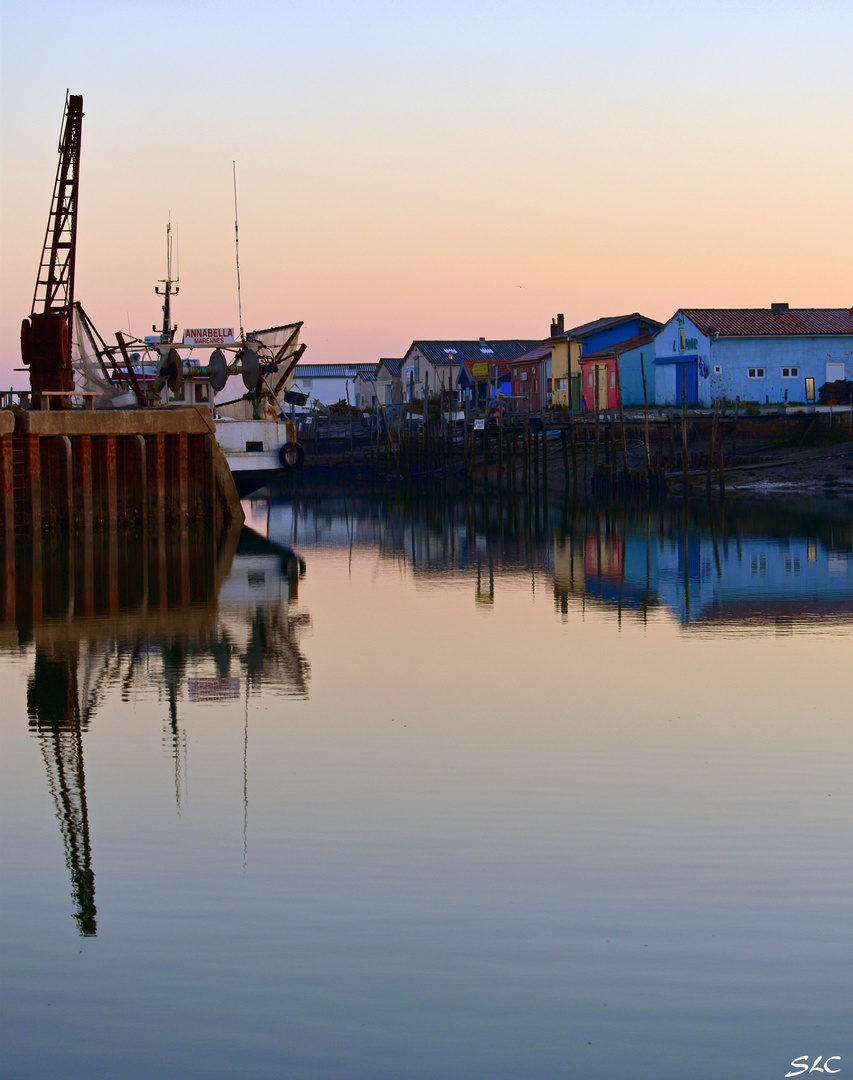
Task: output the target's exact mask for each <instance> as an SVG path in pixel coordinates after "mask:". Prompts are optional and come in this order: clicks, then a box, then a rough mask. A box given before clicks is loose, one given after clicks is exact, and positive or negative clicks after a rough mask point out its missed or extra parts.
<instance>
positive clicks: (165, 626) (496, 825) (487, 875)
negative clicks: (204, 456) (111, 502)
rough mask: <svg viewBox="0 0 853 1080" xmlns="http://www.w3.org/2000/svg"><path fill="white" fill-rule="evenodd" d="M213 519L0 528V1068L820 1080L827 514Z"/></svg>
mask: <svg viewBox="0 0 853 1080" xmlns="http://www.w3.org/2000/svg"><path fill="white" fill-rule="evenodd" d="M244 505H245V509H246V513H247V526H248V527H247V528H245V529H244V530H243V531H242V533H240V532H238V533H237V534H233V533H232V534H229V535H227V536H225V537H224V538H220V539H216V540H213V539H211V538H209V537H197V536H195V535H194V534H193V533H192V531H190V532H189V533H188V532H184V533H183V534H181V535H179V536H177V537H175V536H171V535H170V536H168V537H165V538H164V537H160V538H154V539H152V538H151V537H148V538H146V539H145V540H144V541H141V540H139V539H136V538H133V539H131V538H128V537H123V536H121V535H119V536H118V537H117V536H116V535H114V534H111V535H110V536H109V537H107V538H106V539H104V538H102V537H98V536H96V537H94V538H93V537H91V536H90V537H89V538H88V540H87V541H86V543H77V544H72V545H70V546H69V545H67V544H66V545H65V546H63V544H62V542H60V541H56V540H50V539H49V538H47V537H45V538H44V540H43V541H42V547H41V548H37V549H36V550H35V551H33V550H31V549H29V548H25V547H22V546H21V545H19V546H18V549H17V550H16V551H15V552H14V556H13V555H12V554H11V551H10V549H9V548H7V552H6V565H5V574H4V578H3V582H4V584H3V589H4V591H3V610H2V611H0V616H2V618H3V621H2V623H0V668H1V669H2V686H3V692H4V699H5V700H4V706H3V709H2V710H0V717H2V748H3V750H2V762H0V765H1V766H2V795H0V797H2V822H3V829H2V852H1V853H0V865H2V927H1V929H0V933H1V934H2V937H1V938H0V940H2V964H3V979H2V1021H0V1022H2V1028H3V1035H2V1040H3V1047H4V1050H3V1058H4V1066H3V1074H4V1076H6V1077H9V1078H10V1080H12V1078H15V1080H23V1078H28V1080H29V1078H33V1080H36V1078H38V1080H41V1078H47V1077H51V1078H56V1077H60V1078H67V1080H72V1078H73V1080H77V1078H81V1080H82V1078H86V1080H101V1078H103V1080H108V1078H109V1080H115V1078H116V1077H121V1078H122V1080H137V1078H139V1080H143V1078H144V1080H150V1078H151V1077H155V1076H159V1077H182V1078H184V1080H195V1078H198V1080H201V1078H204V1080H210V1078H216V1077H221V1078H232V1077H234V1078H259V1080H260V1078H263V1080H267V1078H270V1080H272V1078H276V1080H279V1078H282V1077H287V1078H289V1080H326V1078H329V1080H332V1078H348V1080H362V1078H363V1080H385V1078H387V1080H399V1078H401V1077H408V1078H413V1080H432V1078H442V1080H456V1078H458V1080H470V1078H471V1077H484V1078H486V1077H487V1078H489V1080H518V1078H520V1077H531V1078H541V1080H550V1078H552V1077H553V1078H577V1077H583V1078H585V1080H623V1078H629V1077H630V1078H632V1080H645V1078H661V1077H663V1078H668V1077H671V1078H682V1077H683V1078H699V1080H705V1078H707V1080H720V1078H726V1080H756V1078H762V1077H768V1078H776V1077H779V1078H782V1077H784V1076H785V1075H786V1073H787V1074H788V1075H799V1074H800V1071H798V1070H799V1069H800V1067H799V1066H798V1065H793V1064H792V1063H794V1062H795V1060H799V1061H800V1062H801V1063H802V1062H803V1061H804V1060H805V1061H806V1064H807V1065H808V1067H811V1066H812V1064H813V1063H814V1062H815V1059H816V1058H818V1057H820V1058H821V1063H820V1064H819V1066H818V1071H820V1069H823V1067H824V1065H826V1066H827V1072H830V1071H832V1070H837V1069H841V1070H842V1071H841V1073H840V1075H841V1076H842V1077H843V1076H844V1075H846V1072H845V1071H844V1070H845V1068H846V1070H847V1071H849V1070H851V1069H853V1046H851V1023H850V1019H851V1006H853V991H851V979H850V972H851V970H853V933H851V932H853V905H851V903H850V897H851V895H853V862H851V855H850V851H851V822H853V797H851V785H850V777H851V771H853V726H851V719H850V718H851V714H853V710H851V706H850V698H851V678H850V677H851V670H853V663H851V662H852V661H853V524H852V523H851V521H850V518H849V516H847V515H845V514H843V513H839V512H838V510H837V508H835V509H833V507H832V506H831V505H829V506H828V507H827V508H826V511H825V512H824V511H821V510H818V509H816V508H814V507H812V508H810V509H809V510H808V511H806V510H802V509H800V510H790V511H787V512H784V511H782V510H780V509H774V508H772V507H769V508H762V507H761V506H758V505H746V506H742V507H740V508H738V507H737V506H734V505H730V506H728V507H726V508H725V510H721V509H720V508H719V507H717V508H715V509H713V510H711V509H708V508H706V507H704V506H703V507H700V508H698V509H697V508H691V509H687V510H682V508H681V506H675V507H670V508H666V509H663V508H661V509H655V508H653V509H649V508H647V507H645V506H643V507H622V508H619V507H614V506H609V507H595V506H593V505H592V504H580V505H578V506H566V507H558V508H551V509H545V508H543V507H535V506H531V505H530V504H529V503H526V504H525V503H522V504H514V505H511V506H510V505H508V504H505V503H503V502H501V503H499V504H497V503H486V504H484V503H483V502H482V501H480V502H476V501H474V502H470V503H465V502H460V503H458V504H456V503H453V504H448V503H447V502H443V501H438V500H437V501H434V502H433V501H430V500H429V499H427V498H424V497H422V498H420V499H419V500H418V501H416V502H415V503H410V504H407V503H403V502H402V501H395V500H390V499H387V498H386V499H383V500H370V499H367V498H365V499H355V498H345V497H339V498H335V499H326V500H304V501H300V502H293V501H287V500H280V501H264V500H259V501H255V502H251V503H246V504H244ZM801 1071H802V1072H803V1073H804V1072H805V1070H804V1069H803V1070H801Z"/></svg>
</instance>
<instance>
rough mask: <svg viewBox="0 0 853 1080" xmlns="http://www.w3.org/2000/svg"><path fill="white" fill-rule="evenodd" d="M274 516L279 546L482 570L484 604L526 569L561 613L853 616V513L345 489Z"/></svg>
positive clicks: (707, 624)
mask: <svg viewBox="0 0 853 1080" xmlns="http://www.w3.org/2000/svg"><path fill="white" fill-rule="evenodd" d="M265 513H266V519H267V521H266V528H267V530H268V534H269V536H270V538H271V539H273V540H275V541H276V542H278V543H284V544H292V545H294V546H298V545H299V544H300V543H302V544H308V545H312V546H313V545H322V546H334V547H344V548H348V549H350V550H351V551H352V550H355V549H356V548H362V549H363V548H369V549H373V550H375V551H376V552H377V553H378V554H379V555H380V556H381V557H382V558H383V559H389V560H396V561H399V562H402V563H405V564H406V565H407V566H409V567H410V568H411V570H412V571H413V572H414V574H415V576H416V577H417V578H422V579H425V580H429V579H431V578H432V579H441V578H443V577H446V576H447V575H460V574H462V575H464V574H465V573H466V572H468V573H471V574H472V576H473V578H474V590H475V599H476V601H477V602H478V603H481V604H485V605H489V604H491V603H492V602H493V601H494V596H495V588H496V578H497V579H499V580H501V581H503V582H507V581H508V580H510V579H513V578H515V579H517V577H518V576H519V575H527V576H529V579H530V582H531V587H533V588H536V587H542V585H543V583H545V582H548V581H549V579H550V583H552V585H553V590H554V597H555V602H556V604H557V606H558V608H559V609H560V611H561V612H562V613H563V614H567V613H568V611H569V608H570V606H572V605H580V606H581V607H583V606H585V605H586V604H590V603H592V604H595V605H596V606H598V607H600V608H602V609H603V610H605V611H612V612H613V613H614V614H615V615H616V617H617V618H621V617H622V616H623V614H627V615H629V616H637V617H640V618H643V619H646V618H648V615H649V612H650V611H652V610H659V611H662V612H668V613H670V614H672V615H674V616H675V617H676V618H677V619H678V620H679V621H680V622H681V623H682V624H683V625H684V626H685V627H690V628H692V629H694V630H700V629H708V630H713V631H716V632H719V631H720V630H726V629H737V628H748V629H749V630H750V632H760V631H761V630H762V629H766V628H772V629H775V630H779V629H784V628H785V626H793V625H797V624H802V625H805V624H809V625H815V624H817V623H819V622H824V623H836V622H839V621H840V622H847V621H850V620H851V617H853V523H851V521H850V519H849V517H844V516H839V515H837V514H835V513H832V512H828V513H827V514H821V513H819V512H814V511H809V512H802V511H801V512H791V511H781V510H778V509H775V508H773V507H772V506H757V505H736V506H728V507H720V506H709V505H706V504H703V503H697V504H696V505H695V506H688V507H686V508H683V507H682V506H680V505H677V506H674V507H670V506H657V507H650V506H648V505H645V504H644V505H642V506H632V505H630V504H627V505H619V506H612V505H608V506H602V505H596V504H594V503H584V504H575V505H570V504H569V505H566V506H563V507H551V508H549V509H547V510H546V509H544V508H542V507H536V506H533V507H531V506H530V504H529V503H528V504H525V503H515V504H513V503H507V502H505V501H496V500H492V501H484V500H482V499H480V500H472V501H470V502H467V503H464V502H460V503H457V504H452V505H448V504H447V503H443V502H431V501H430V500H429V499H419V500H417V501H415V502H409V503H407V502H402V501H394V500H381V501H370V500H366V499H365V500H359V499H344V498H339V499H325V500H313V501H312V500H303V501H298V502H282V503H275V502H274V503H271V504H270V505H269V506H268V507H267V508H266V509H265ZM497 587H500V586H497Z"/></svg>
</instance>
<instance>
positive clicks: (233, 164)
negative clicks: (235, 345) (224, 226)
mask: <svg viewBox="0 0 853 1080" xmlns="http://www.w3.org/2000/svg"><path fill="white" fill-rule="evenodd" d="M231 167H232V168H233V170H234V254H235V255H236V257H237V315H238V318H239V320H240V340H241V341H242V340H243V303H242V300H241V299H240V232H239V229H238V228H237V162H236V161H232V162H231Z"/></svg>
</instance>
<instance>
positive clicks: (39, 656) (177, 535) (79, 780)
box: [0, 528, 310, 937]
mask: <svg viewBox="0 0 853 1080" xmlns="http://www.w3.org/2000/svg"><path fill="white" fill-rule="evenodd" d="M10 554H12V557H7V558H6V560H5V562H4V574H3V577H2V596H0V611H2V614H3V619H2V621H0V649H2V650H5V651H11V652H15V653H18V654H24V655H26V654H29V653H30V652H32V654H33V666H32V674H31V676H30V677H29V679H28V682H27V714H28V719H29V726H30V729H31V731H32V733H33V734H34V735H35V737H36V738H37V740H38V743H39V747H40V749H41V753H42V756H43V758H44V763H45V769H46V773H47V782H48V788H49V790H50V793H51V796H52V798H53V800H54V804H55V807H56V816H57V819H58V821H59V824H60V829H61V832H62V839H63V845H64V849H65V861H66V865H67V867H68V871H69V874H70V876H71V893H72V898H73V903H74V918H75V920H76V922H77V926H78V929H79V932H80V934H81V935H83V936H87V937H88V936H94V935H95V934H96V933H97V920H96V914H97V909H96V905H95V877H94V871H93V868H92V845H91V841H90V834H89V819H88V811H87V804H86V779H85V769H84V761H83V735H84V733H85V732H86V731H87V730H88V728H89V724H90V723H91V721H92V720H93V718H94V717H95V715H96V714H97V712H98V710H99V707H100V706H101V704H102V703H103V702H105V701H106V699H107V695H108V694H109V693H110V692H111V691H112V690H113V689H114V688H115V687H119V688H120V693H121V698H122V700H123V701H129V700H130V699H131V697H132V696H134V695H140V694H143V695H144V694H147V693H151V692H152V689H153V691H154V692H156V693H158V694H160V695H161V696H162V698H163V699H165V701H166V702H167V707H168V717H167V719H166V720H165V731H164V746H165V747H166V748H167V750H168V752H169V754H170V755H171V756H172V758H173V759H174V768H175V799H176V802H177V806H178V809H179V810H180V806H181V795H182V762H183V761H184V759H185V755H186V736H185V733H184V732H183V731H182V729H181V726H180V717H179V703H180V701H181V700H182V699H183V698H184V697H186V699H187V700H189V701H190V702H207V701H227V700H230V699H234V698H237V697H240V696H241V694H242V695H245V697H246V699H247V700H248V697H249V695H250V694H257V693H259V692H260V688H261V684H262V683H263V684H264V685H266V686H270V685H272V686H276V687H278V688H279V690H280V691H281V692H284V693H287V694H291V695H294V696H297V697H306V696H307V694H308V684H309V676H310V668H309V665H308V661H307V660H306V658H305V656H304V655H303V653H302V650H301V648H300V644H299V634H300V632H301V631H302V630H303V629H304V628H305V626H306V625H307V624H308V623H309V621H310V620H309V617H308V615H307V614H305V613H304V612H300V611H297V610H295V609H294V607H293V605H294V603H295V602H296V601H297V600H298V594H299V581H300V578H301V577H302V576H303V575H304V573H305V563H304V561H302V560H301V559H299V557H298V556H297V555H296V554H295V553H294V552H293V551H291V550H289V549H286V548H282V547H278V546H276V545H274V544H271V543H270V542H269V541H267V540H264V539H262V538H261V537H259V536H257V535H255V534H254V533H252V532H251V531H250V530H248V529H243V530H242V532H241V530H240V529H239V528H238V529H236V530H232V531H231V532H230V533H226V534H224V535H223V536H222V537H220V538H219V539H218V540H216V539H215V538H213V537H212V536H211V534H209V533H205V532H198V533H193V532H187V531H183V532H174V533H168V532H167V533H161V534H159V535H157V536H152V537H142V538H140V537H137V536H132V535H121V534H117V533H115V532H113V533H111V534H109V535H105V536H98V535H96V534H93V533H91V532H88V533H86V534H84V535H82V536H81V537H79V538H78V539H77V540H75V541H72V542H69V541H68V540H67V539H62V538H56V537H54V538H47V539H45V538H38V539H37V541H36V542H35V543H34V544H24V543H20V544H19V545H18V547H17V548H16V549H15V550H14V552H13V553H10Z"/></svg>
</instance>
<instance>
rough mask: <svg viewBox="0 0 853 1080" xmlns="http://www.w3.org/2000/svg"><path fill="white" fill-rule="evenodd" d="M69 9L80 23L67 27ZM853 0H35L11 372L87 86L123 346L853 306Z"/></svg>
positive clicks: (15, 180)
mask: <svg viewBox="0 0 853 1080" xmlns="http://www.w3.org/2000/svg"><path fill="white" fill-rule="evenodd" d="M48 28H49V32H48ZM851 41H853V5H851V4H850V3H849V0H826V2H815V3H790V2H788V3H786V2H784V0H761V2H749V0H746V2H744V0H740V2H737V3H730V2H728V0H707V2H690V0H687V2H682V3H678V4H676V3H670V2H658V0H652V2H649V3H636V2H622V0H609V2H608V0H605V2H603V3H599V4H596V5H590V4H586V3H585V4H578V3H574V2H563V3H553V2H550V0H532V2H531V3H527V4H517V3H513V4H510V3H501V2H498V3H492V4H489V5H486V4H482V3H479V2H478V3H474V2H473V0H456V2H454V3H449V2H445V0H438V2H430V0H425V2H422V3H418V4H414V3H406V2H403V3H400V2H399V0H397V2H395V3H391V2H390V0H388V2H386V0H364V2H361V3H358V4H356V3H345V2H341V0H321V2H310V3H309V2H307V0H305V2H303V0H297V2H296V3H293V4H290V5H287V4H271V3H258V2H254V3H253V2H249V3H247V4H244V5H242V6H241V5H233V4H224V3H219V2H214V3H208V4H205V5H199V4H196V3H188V2H181V0H176V2H171V3H165V2H162V3H161V2H151V3H132V2H131V3H126V4H122V5H117V6H116V7H114V8H106V7H104V6H103V5H102V4H100V3H98V4H95V3H91V2H89V0H82V2H81V3H77V4H74V5H68V4H59V3H54V2H52V0H51V2H38V0H36V2H35V3H33V4H31V5H28V6H25V5H23V4H13V3H11V2H9V3H6V4H5V5H4V7H3V9H2V16H0V50H2V52H0V61H2V64H1V65H0V104H2V111H1V112H0V151H2V156H0V245H1V246H0V285H1V286H2V287H0V305H2V308H0V314H2V319H0V385H3V386H15V387H16V388H23V387H25V386H26V385H27V376H26V374H25V373H23V372H17V373H15V372H13V370H12V369H13V368H15V367H20V353H19V332H20V322H21V319H22V318H24V317H25V316H27V315H29V313H30V310H31V306H32V296H33V290H34V287H35V278H36V271H37V267H38V262H39V257H40V254H41V247H42V243H43V240H44V233H45V226H46V224H47V216H48V210H49V207H50V199H51V193H52V190H53V181H54V176H55V173H56V166H57V153H56V150H57V141H58V136H59V131H60V124H61V119H62V109H63V103H64V99H65V93H66V89H69V90H70V91H71V92H72V93H78V94H82V95H83V103H84V111H85V119H84V121H83V139H82V153H81V170H80V171H81V188H80V206H79V223H78V243H77V285H76V299H78V300H80V301H81V302H82V304H83V306H84V307H85V308H86V310H87V312H88V314H89V315H90V317H91V318H92V320H93V321H94V323H95V325H96V326H97V327H98V329H99V330H100V331H101V333H102V334H103V335H104V337H105V338H107V339H108V340H109V341H113V340H114V334H115V331H116V330H123V331H127V330H128V329H130V330H131V331H132V332H133V333H135V334H143V333H149V332H150V330H151V327H152V325H153V324H154V323H157V322H158V321H159V319H160V317H161V315H160V307H159V304H160V301H159V300H158V298H157V297H156V296H155V295H154V286H155V284H156V282H157V280H158V279H159V278H162V277H163V276H164V273H165V230H166V223H167V221H168V219H169V217H170V216H171V220H172V229H173V235H175V236H177V238H178V252H179V265H180V295H179V296H178V297H177V299H176V301H175V306H174V310H173V318H174V320H175V321H176V322H177V323H178V325H179V326H181V327H184V326H189V325H217V326H224V325H237V323H238V312H237V291H236V270H235V258H234V191H233V186H232V162H235V163H236V172H237V197H238V205H239V223H240V269H241V280H242V307H243V324H244V327H245V329H246V330H250V329H259V328H262V327H265V326H270V325H275V324H278V323H284V322H291V321H294V320H297V319H301V320H303V321H304V323H305V326H304V331H303V340H304V341H306V342H307V344H308V350H307V352H306V354H305V360H306V361H311V362H313V363H325V362H329V363H342V362H347V361H348V362H356V361H357V362H375V361H376V360H378V359H379V358H380V357H382V356H402V355H403V353H404V352H405V350H406V348H407V346H408V345H409V344H410V342H411V341H412V340H413V339H414V338H476V337H479V336H481V335H484V336H486V337H491V338H516V337H518V338H539V337H543V336H545V335H546V334H547V332H548V328H549V324H550V319H551V317H552V316H553V315H555V314H556V313H557V312H564V313H565V315H566V320H567V325H575V324H578V323H582V322H585V321H588V320H590V319H595V318H598V317H599V316H603V315H615V314H621V313H625V312H630V311H641V312H643V313H644V314H646V315H649V316H652V317H655V318H658V319H660V320H665V319H667V318H668V317H669V316H671V315H672V314H673V312H674V311H675V310H676V309H677V308H679V307H682V306H700V307H766V306H769V304H770V303H771V302H773V301H787V302H788V303H790V304H791V305H792V306H795V307H841V306H850V305H851V304H853V199H852V198H851V192H853V120H851V117H853V66H852V65H851V63H850V43H851Z"/></svg>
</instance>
